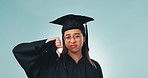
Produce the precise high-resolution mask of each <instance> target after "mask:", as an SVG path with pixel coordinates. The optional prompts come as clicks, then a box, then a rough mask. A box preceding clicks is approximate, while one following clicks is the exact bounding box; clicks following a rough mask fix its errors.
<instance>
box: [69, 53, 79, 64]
mask: <svg viewBox="0 0 148 78" xmlns="http://www.w3.org/2000/svg"><path fill="white" fill-rule="evenodd" d="M68 55H69V56H71V58H72V59H73V60H74V61H75V62H76V63H78V61H79V60H80V59H81V58H82V52H77V53H72V52H68Z"/></svg>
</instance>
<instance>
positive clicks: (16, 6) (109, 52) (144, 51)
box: [0, 0, 148, 78]
mask: <svg viewBox="0 0 148 78" xmlns="http://www.w3.org/2000/svg"><path fill="white" fill-rule="evenodd" d="M70 13H74V14H82V15H88V16H91V17H93V18H94V19H95V21H94V22H90V23H88V26H89V27H88V28H89V45H90V55H91V57H92V58H93V59H95V60H97V61H98V62H99V63H100V65H101V67H102V70H103V75H104V78H148V67H147V66H148V1H147V0H0V36H1V37H0V50H1V52H0V78H27V77H26V75H25V73H24V70H23V69H22V68H21V67H20V65H19V64H18V62H17V61H16V59H15V58H14V56H13V54H12V49H13V47H14V46H16V45H17V44H19V43H22V42H30V41H35V40H41V39H45V38H48V37H49V38H50V37H56V36H59V37H61V32H60V30H61V27H60V26H57V25H53V24H49V21H52V20H54V19H55V18H57V17H60V16H63V15H66V14H70Z"/></svg>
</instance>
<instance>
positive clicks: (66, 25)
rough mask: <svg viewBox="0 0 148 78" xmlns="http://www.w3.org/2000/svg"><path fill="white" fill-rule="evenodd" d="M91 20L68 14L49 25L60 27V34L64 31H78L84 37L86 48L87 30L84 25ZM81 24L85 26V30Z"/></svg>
mask: <svg viewBox="0 0 148 78" xmlns="http://www.w3.org/2000/svg"><path fill="white" fill-rule="evenodd" d="M93 20H94V19H93V18H91V17H87V16H81V15H74V14H68V15H65V16H62V17H60V18H57V19H56V20H54V21H51V22H50V23H53V24H58V25H62V26H63V27H62V34H64V32H65V31H66V30H70V29H80V30H81V32H82V34H83V35H84V36H85V37H86V45H87V48H88V30H87V24H86V23H87V22H89V21H93ZM83 24H85V28H84V25H83ZM85 30H86V31H85ZM88 50H89V48H88Z"/></svg>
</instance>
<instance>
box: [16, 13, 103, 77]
mask: <svg viewBox="0 0 148 78" xmlns="http://www.w3.org/2000/svg"><path fill="white" fill-rule="evenodd" d="M92 20H93V18H90V17H86V16H81V15H73V14H69V15H66V16H63V17H60V18H58V19H56V20H55V21H52V22H50V23H54V24H59V25H62V26H63V27H62V41H63V44H62V43H61V41H60V38H59V37H56V38H51V39H45V40H40V41H34V42H31V43H22V44H19V45H17V46H16V47H15V48H14V49H13V53H14V55H15V57H16V59H17V60H18V62H19V64H20V65H21V66H22V68H23V69H24V70H25V72H26V74H27V76H28V78H103V75H102V70H101V67H100V65H99V64H98V62H96V61H94V60H92V59H90V57H89V54H88V51H89V48H88V34H87V27H86V29H85V28H84V26H83V24H84V23H87V22H89V21H92ZM58 48H63V51H62V53H61V54H60V53H59V52H58V50H57V49H58Z"/></svg>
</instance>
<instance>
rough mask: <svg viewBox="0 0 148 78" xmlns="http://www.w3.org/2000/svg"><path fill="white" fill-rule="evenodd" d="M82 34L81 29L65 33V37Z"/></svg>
mask: <svg viewBox="0 0 148 78" xmlns="http://www.w3.org/2000/svg"><path fill="white" fill-rule="evenodd" d="M71 34H82V33H81V31H80V30H79V29H71V30H67V31H65V32H64V35H71Z"/></svg>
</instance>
